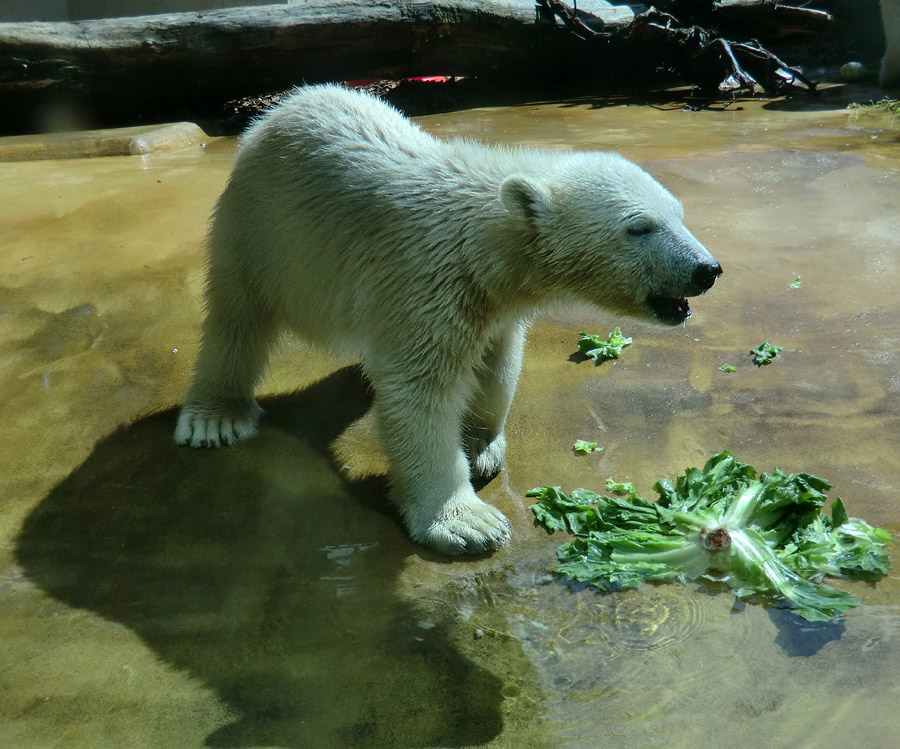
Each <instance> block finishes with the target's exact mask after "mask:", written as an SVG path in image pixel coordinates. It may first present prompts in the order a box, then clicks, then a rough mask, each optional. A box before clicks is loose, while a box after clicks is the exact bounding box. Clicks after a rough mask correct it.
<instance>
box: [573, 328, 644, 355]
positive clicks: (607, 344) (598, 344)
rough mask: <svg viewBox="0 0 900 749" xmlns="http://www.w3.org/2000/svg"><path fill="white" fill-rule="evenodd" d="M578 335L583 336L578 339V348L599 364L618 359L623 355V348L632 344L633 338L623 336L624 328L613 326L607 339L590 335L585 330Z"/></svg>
mask: <svg viewBox="0 0 900 749" xmlns="http://www.w3.org/2000/svg"><path fill="white" fill-rule="evenodd" d="M578 335H580V336H581V340H579V341H578V350H579V351H580V352H581V353H582V354H584V355H585V356H586V357H588V358H589V359H593V360H594V361H595V362H597V364H601V363H603V362H605V361H607V360H608V359H618V358H619V357H620V356H621V355H622V350H623V349H624V348H625V347H626V346H630V345H631V339H630V338H626V337H625V336H623V335H622V329H621V328H619V327H616V328H613V329H612V331H610V334H609V337H608V338H607V339H606V340H603V339H602V338H601V337H600V336H598V335H589V334H588V333H585V332H584V331H582V332H581V333H579V334H578Z"/></svg>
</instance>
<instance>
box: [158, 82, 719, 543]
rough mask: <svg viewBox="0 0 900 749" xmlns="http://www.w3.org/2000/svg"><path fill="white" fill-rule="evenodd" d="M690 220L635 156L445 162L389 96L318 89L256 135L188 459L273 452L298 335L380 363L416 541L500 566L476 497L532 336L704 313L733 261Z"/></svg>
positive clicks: (461, 157) (243, 162) (219, 250)
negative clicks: (695, 308) (698, 272)
mask: <svg viewBox="0 0 900 749" xmlns="http://www.w3.org/2000/svg"><path fill="white" fill-rule="evenodd" d="M681 218H682V209H681V205H680V204H679V203H678V201H677V200H676V199H675V198H674V197H672V196H671V195H670V194H669V193H668V192H667V191H666V190H665V189H664V188H662V187H661V186H660V185H659V184H658V183H657V182H655V181H654V180H653V179H652V178H651V177H650V176H649V175H647V174H646V173H645V172H643V171H642V170H641V169H639V168H638V167H637V166H635V165H633V164H631V163H629V162H627V161H626V160H625V159H623V158H621V157H620V156H617V155H615V154H601V153H563V154H560V153H549V152H542V151H537V150H527V149H505V148H489V147H486V146H483V145H479V144H476V143H471V142H463V141H452V142H442V141H439V140H437V139H435V138H433V137H432V136H431V135H429V134H427V133H425V132H424V131H422V130H421V129H419V128H418V127H416V126H415V125H413V124H412V123H411V122H410V121H409V120H407V119H406V118H404V117H403V116H401V115H400V114H399V113H397V112H396V111H395V110H393V109H392V108H390V107H388V106H387V105H385V104H384V103H382V102H380V101H378V100H376V99H374V98H372V97H369V96H367V95H364V94H361V93H356V92H352V91H348V90H345V89H342V88H339V87H335V86H316V87H309V88H304V89H300V90H299V91H298V92H297V93H296V94H295V95H294V96H293V97H292V98H291V99H290V100H289V101H287V102H286V103H284V104H283V105H281V106H280V107H278V108H276V109H274V110H273V111H271V112H270V113H268V114H267V115H266V116H265V117H263V118H262V119H261V120H260V121H259V122H257V123H256V124H255V125H253V126H252V127H251V128H250V129H249V130H248V131H247V133H246V135H245V136H244V138H243V142H242V145H241V149H240V152H239V155H238V158H237V161H236V164H235V167H234V171H233V173H232V175H231V178H230V181H229V183H228V186H227V187H226V189H225V191H224V193H223V194H222V196H221V198H220V200H219V202H218V205H217V207H216V210H215V214H214V219H213V222H212V227H211V230H210V237H209V246H210V258H209V276H208V286H207V294H206V296H207V317H206V321H205V323H204V327H203V341H202V346H201V352H200V355H199V358H198V361H197V365H196V370H195V373H194V380H193V384H192V385H191V388H190V389H189V391H188V393H187V395H186V397H185V406H184V409H183V410H182V412H181V415H180V418H179V420H178V427H177V430H176V433H175V440H176V442H178V443H179V444H190V445H192V446H194V447H199V446H219V445H222V444H230V443H232V442H235V441H237V440H241V439H245V438H247V437H250V436H252V435H253V434H254V433H255V431H256V425H257V421H258V419H259V415H260V410H259V408H258V407H257V405H256V402H255V401H254V393H253V391H254V387H255V386H256V384H257V383H258V381H259V379H260V377H261V376H262V373H263V371H264V369H265V366H266V362H267V354H268V350H269V346H270V343H271V342H272V339H273V337H274V335H275V334H276V333H277V331H278V330H279V329H281V328H283V327H287V328H289V329H291V330H293V331H295V332H296V333H297V334H299V335H300V336H302V337H304V338H306V339H307V340H309V341H312V342H315V343H318V344H321V345H323V346H326V347H329V348H332V349H340V350H352V351H355V352H357V353H359V354H360V355H361V356H362V360H363V365H364V367H365V370H366V372H367V374H368V376H369V378H370V379H371V381H372V383H373V385H374V390H375V405H374V408H375V415H376V421H377V424H378V427H379V432H380V436H381V439H382V442H383V444H384V448H385V451H386V453H387V456H388V458H389V460H390V464H391V482H392V493H393V498H394V500H395V501H396V502H397V504H398V506H399V507H400V509H401V511H402V514H403V517H404V519H405V522H406V524H407V527H408V529H409V532H410V535H411V536H412V538H414V539H415V540H417V541H420V542H422V543H424V544H427V545H429V546H431V547H433V548H435V549H437V550H438V551H441V552H444V553H448V554H459V553H476V552H480V551H485V550H491V549H495V548H497V547H499V546H501V545H502V544H504V543H505V542H506V541H507V539H508V537H509V531H508V527H507V521H506V519H505V518H504V517H503V515H502V514H501V513H500V511H499V510H497V509H495V508H494V507H491V506H490V505H487V504H485V503H484V502H482V501H481V500H480V499H479V498H478V497H477V496H476V495H475V493H474V491H473V489H472V486H471V483H470V480H469V477H470V472H471V473H473V474H475V475H476V476H490V475H493V474H494V473H496V472H497V471H498V470H500V469H501V467H502V465H503V462H504V453H505V447H506V439H505V436H504V424H505V421H506V416H507V413H508V411H509V406H510V402H511V400H512V397H513V392H514V390H515V386H516V381H517V379H518V376H519V371H520V368H521V359H522V349H523V346H524V341H525V330H526V327H527V324H528V321H529V319H530V315H531V314H532V312H533V310H534V309H535V308H536V307H537V306H538V305H540V304H541V303H542V302H544V301H546V300H548V299H555V298H559V297H561V296H567V295H571V296H575V297H577V298H580V299H585V300H588V301H591V302H594V303H596V304H598V305H600V306H602V307H604V308H606V309H609V310H612V311H615V312H620V313H628V314H632V315H638V316H641V317H645V318H650V317H651V315H650V312H649V311H648V309H647V301H646V300H647V297H648V294H651V293H667V294H670V295H672V296H681V295H686V294H689V293H691V292H686V291H683V288H684V287H685V286H686V285H689V283H690V276H691V273H692V272H693V270H694V269H695V268H696V266H697V264H698V263H707V264H709V263H710V262H712V263H714V262H715V261H714V260H713V259H712V257H711V256H710V255H709V253H707V252H706V250H705V249H704V248H703V247H702V246H701V245H700V244H699V243H698V242H697V241H696V240H695V239H694V238H693V237H692V236H691V235H690V234H689V233H688V232H687V230H686V229H685V228H684V226H683V225H682V223H681ZM629 228H631V229H632V231H634V230H635V229H640V228H643V229H645V230H646V232H645V233H644V234H640V235H637V236H636V235H633V234H632V233H629ZM693 293H696V292H693Z"/></svg>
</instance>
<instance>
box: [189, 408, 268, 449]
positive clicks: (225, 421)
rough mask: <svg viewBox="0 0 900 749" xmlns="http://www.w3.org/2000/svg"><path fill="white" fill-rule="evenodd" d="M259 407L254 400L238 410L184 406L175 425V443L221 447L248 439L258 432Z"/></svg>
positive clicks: (260, 410) (260, 412)
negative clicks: (250, 404)
mask: <svg viewBox="0 0 900 749" xmlns="http://www.w3.org/2000/svg"><path fill="white" fill-rule="evenodd" d="M260 414H262V409H261V408H260V407H259V406H258V405H256V403H253V404H252V406H250V407H245V408H241V409H214V408H205V407H203V406H185V407H184V408H183V409H181V414H180V415H179V417H178V425H177V426H176V427H175V444H177V445H190V446H191V447H221V446H222V445H233V444H234V443H235V442H240V441H241V440H246V439H250V437H253V436H254V435H255V434H256V432H257V424H258V423H259V417H260Z"/></svg>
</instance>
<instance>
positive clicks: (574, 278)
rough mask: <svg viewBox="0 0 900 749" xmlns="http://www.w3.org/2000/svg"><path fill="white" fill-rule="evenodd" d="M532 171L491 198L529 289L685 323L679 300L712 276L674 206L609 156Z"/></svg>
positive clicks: (551, 163)
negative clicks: (517, 240)
mask: <svg viewBox="0 0 900 749" xmlns="http://www.w3.org/2000/svg"><path fill="white" fill-rule="evenodd" d="M541 166H542V169H541V170H540V172H530V170H529V172H530V173H528V174H516V175H512V176H510V177H508V178H507V179H506V180H505V181H504V182H503V184H502V186H501V189H500V195H501V198H502V200H503V204H504V206H505V207H506V210H507V211H508V212H509V213H510V214H511V216H512V217H513V219H514V220H515V221H517V222H518V223H519V224H520V225H521V226H522V227H523V231H524V236H525V237H527V241H526V256H527V257H526V263H527V264H528V271H527V273H528V276H529V286H531V287H532V288H533V289H540V291H541V293H542V294H543V295H545V296H566V295H572V296H575V297H578V298H580V299H582V300H585V301H588V302H591V303H593V304H596V305H598V306H600V307H603V308H605V309H609V310H611V311H613V312H617V313H622V314H628V315H632V316H634V317H639V318H643V319H647V320H651V321H655V322H659V323H662V324H665V325H677V324H678V323H680V322H683V321H684V320H685V319H687V317H688V316H689V315H690V314H691V308H690V305H689V304H688V300H687V298H688V297H691V296H696V295H698V294H703V293H705V292H706V291H708V290H709V289H710V288H712V285H713V284H714V283H715V281H716V279H717V278H718V277H719V276H720V275H721V273H722V268H721V266H720V265H719V263H718V262H717V261H716V259H715V258H714V257H713V256H712V255H711V254H710V253H709V252H708V251H707V249H706V248H705V247H704V246H703V245H702V244H700V242H698V241H697V239H696V238H695V237H694V236H693V235H692V234H691V233H690V232H689V231H688V230H687V228H685V226H684V224H683V223H682V219H683V218H684V209H683V208H682V206H681V203H680V202H679V201H678V200H676V199H675V197H674V196H673V195H672V194H671V193H670V192H669V191H668V190H666V189H665V188H664V187H663V186H662V185H660V184H659V183H658V182H657V181H656V180H655V179H653V178H652V177H651V176H650V175H649V174H647V173H646V172H645V171H644V170H643V169H641V168H640V167H638V166H636V165H635V164H632V163H631V162H630V161H627V160H626V159H624V158H622V157H621V156H619V155H617V154H609V153H567V154H563V155H558V156H555V157H553V158H552V159H551V160H548V161H546V162H545V163H544V164H542V165H541Z"/></svg>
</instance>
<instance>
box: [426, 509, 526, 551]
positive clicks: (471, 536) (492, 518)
mask: <svg viewBox="0 0 900 749" xmlns="http://www.w3.org/2000/svg"><path fill="white" fill-rule="evenodd" d="M409 525H410V535H411V536H412V539H413V540H414V541H418V542H419V543H422V544H425V545H426V546H430V547H431V548H432V549H434V550H435V551H438V552H440V553H441V554H449V555H452V556H458V555H460V554H482V553H484V552H486V551H495V550H496V549H499V548H500V547H501V546H503V545H504V544H505V543H506V542H507V541H509V521H508V520H507V519H506V516H505V515H504V514H503V513H502V512H500V510H498V509H497V508H496V507H492V506H491V505H489V504H486V503H485V502H482V501H481V500H480V499H478V497H476V496H475V495H474V494H473V495H472V497H471V498H466V499H463V500H457V501H455V502H450V503H447V505H445V506H444V507H443V508H442V509H441V512H440V514H439V515H438V516H437V517H436V518H434V519H433V521H432V522H431V523H427V524H426V523H424V522H419V523H417V522H415V520H412V521H411V522H410V523H409Z"/></svg>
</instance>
